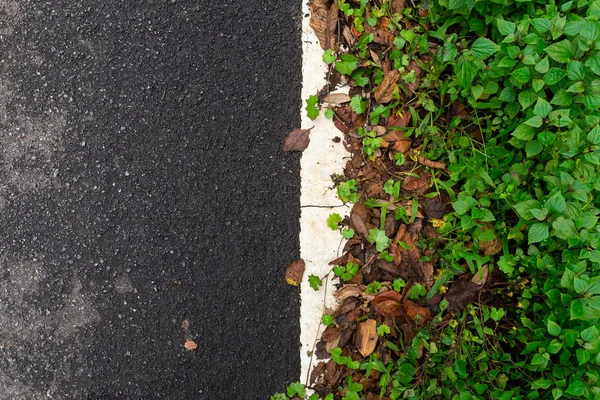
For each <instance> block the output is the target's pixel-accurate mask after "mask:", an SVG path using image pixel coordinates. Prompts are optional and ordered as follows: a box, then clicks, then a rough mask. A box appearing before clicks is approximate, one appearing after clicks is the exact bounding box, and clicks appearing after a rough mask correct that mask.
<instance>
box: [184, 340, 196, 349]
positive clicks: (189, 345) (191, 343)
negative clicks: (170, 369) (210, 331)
mask: <svg viewBox="0 0 600 400" xmlns="http://www.w3.org/2000/svg"><path fill="white" fill-rule="evenodd" d="M183 347H184V348H185V349H186V350H187V351H192V350H196V349H197V348H198V344H196V342H194V341H193V340H186V342H185V344H184V345H183Z"/></svg>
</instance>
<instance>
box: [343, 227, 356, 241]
mask: <svg viewBox="0 0 600 400" xmlns="http://www.w3.org/2000/svg"><path fill="white" fill-rule="evenodd" d="M342 236H343V237H344V239H348V240H349V239H352V238H353V237H354V229H352V228H349V229H342Z"/></svg>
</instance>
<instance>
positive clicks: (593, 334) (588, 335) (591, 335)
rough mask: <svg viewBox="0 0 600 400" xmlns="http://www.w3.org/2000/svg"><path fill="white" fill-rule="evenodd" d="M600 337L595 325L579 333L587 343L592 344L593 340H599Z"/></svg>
mask: <svg viewBox="0 0 600 400" xmlns="http://www.w3.org/2000/svg"><path fill="white" fill-rule="evenodd" d="M599 335H600V332H599V331H598V328H596V327H595V326H594V325H592V326H590V327H589V328H586V329H584V330H582V331H581V332H580V333H579V336H581V338H582V339H583V340H585V341H586V342H591V341H592V340H594V339H597V338H598V337H599Z"/></svg>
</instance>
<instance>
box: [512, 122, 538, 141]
mask: <svg viewBox="0 0 600 400" xmlns="http://www.w3.org/2000/svg"><path fill="white" fill-rule="evenodd" d="M534 134H535V131H534V130H533V128H532V127H531V126H529V125H527V124H521V125H519V126H517V128H516V129H515V130H514V132H513V133H512V135H513V136H514V137H516V138H517V139H520V140H531V139H532V138H533V135H534Z"/></svg>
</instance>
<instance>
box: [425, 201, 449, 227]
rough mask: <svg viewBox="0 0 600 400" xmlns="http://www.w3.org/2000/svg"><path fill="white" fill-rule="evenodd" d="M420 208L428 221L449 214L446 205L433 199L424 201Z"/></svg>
mask: <svg viewBox="0 0 600 400" xmlns="http://www.w3.org/2000/svg"><path fill="white" fill-rule="evenodd" d="M421 207H423V212H424V213H425V215H426V216H427V218H429V219H437V218H442V217H443V216H444V215H446V214H447V213H448V212H449V210H448V208H447V207H446V205H445V204H444V203H443V202H441V201H440V200H438V199H435V198H433V199H425V200H424V201H423V202H421ZM434 226H435V225H434Z"/></svg>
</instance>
